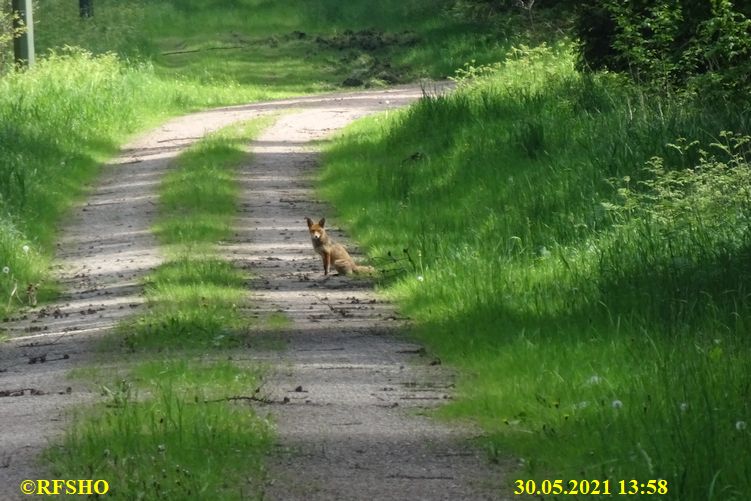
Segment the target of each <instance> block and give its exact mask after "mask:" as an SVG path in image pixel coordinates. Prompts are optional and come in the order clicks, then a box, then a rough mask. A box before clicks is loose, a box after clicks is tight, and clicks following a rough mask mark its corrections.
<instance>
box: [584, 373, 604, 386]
mask: <svg viewBox="0 0 751 501" xmlns="http://www.w3.org/2000/svg"><path fill="white" fill-rule="evenodd" d="M601 382H602V378H601V377H600V376H598V375H597V374H595V375H594V376H592V377H590V378H589V379H587V384H588V385H596V384H600V383H601Z"/></svg>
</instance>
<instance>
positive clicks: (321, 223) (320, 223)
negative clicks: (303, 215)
mask: <svg viewBox="0 0 751 501" xmlns="http://www.w3.org/2000/svg"><path fill="white" fill-rule="evenodd" d="M324 224H326V218H325V217H322V218H321V220H320V221H318V225H319V226H320V227H321V228H323V225H324Z"/></svg>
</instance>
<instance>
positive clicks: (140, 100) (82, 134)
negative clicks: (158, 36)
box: [0, 49, 268, 312]
mask: <svg viewBox="0 0 751 501" xmlns="http://www.w3.org/2000/svg"><path fill="white" fill-rule="evenodd" d="M267 95H268V94H267V93H266V92H265V91H258V90H256V89H245V90H240V89H239V88H238V87H237V86H214V87H210V86H204V87H197V86H195V85H189V84H187V83H181V82H169V81H165V80H163V79H160V78H158V77H157V76H156V75H155V74H154V71H153V68H152V67H151V66H150V65H148V64H142V65H137V66H127V65H125V64H123V62H122V61H120V60H119V59H118V58H117V57H116V56H114V55H111V54H108V55H101V56H92V55H91V54H89V53H87V52H84V51H81V50H75V49H70V50H66V51H64V52H60V53H57V54H52V55H49V56H48V57H47V58H46V59H43V60H41V61H40V62H39V64H37V65H36V66H35V67H34V68H32V69H30V70H28V71H25V72H19V73H12V74H9V75H6V76H4V77H2V78H0V227H2V228H3V231H2V233H0V268H5V267H8V268H9V269H10V272H11V273H10V274H9V275H12V276H13V279H12V280H10V279H7V278H8V277H5V278H6V280H2V281H0V312H4V311H6V310H7V301H8V300H9V299H11V304H12V305H14V306H18V301H17V299H16V298H15V296H14V297H13V298H11V292H12V290H13V287H14V286H15V284H18V287H19V288H20V289H22V290H24V289H25V288H26V286H27V284H28V283H37V282H40V281H41V282H44V281H45V280H46V278H47V277H46V271H47V269H46V268H47V263H48V262H49V261H48V260H49V256H50V252H51V250H52V244H53V242H54V239H55V234H56V224H57V223H58V220H59V217H60V215H61V214H64V213H65V210H66V208H67V207H69V206H70V204H71V203H72V201H73V200H75V199H76V198H77V197H78V196H80V195H81V194H82V193H83V190H84V188H85V186H86V183H87V182H89V181H90V180H91V179H92V177H93V176H94V175H95V174H96V170H97V165H98V164H99V163H101V162H102V161H103V160H105V159H106V158H107V157H109V156H111V155H113V154H114V153H115V151H116V150H117V148H118V145H119V144H120V142H122V141H123V140H124V138H125V137H127V136H128V135H129V134H132V133H133V132H135V131H136V130H140V129H142V128H144V127H146V126H148V125H151V124H154V123H155V122H156V121H157V120H160V119H163V118H164V117H166V116H167V115H171V114H175V113H177V112H178V111H181V110H186V109H188V108H199V107H205V106H210V105H216V104H220V103H223V102H230V101H233V100H236V99H238V98H239V97H240V96H243V98H245V99H248V100H253V99H258V98H259V97H264V96H267ZM25 246H28V248H29V250H30V252H24V250H23V249H24V248H25ZM32 258H33V259H32ZM43 288H44V289H48V290H51V289H52V287H51V284H50V283H49V282H47V283H46V284H45V285H44V287H43ZM47 295H49V294H47ZM21 299H24V298H21Z"/></svg>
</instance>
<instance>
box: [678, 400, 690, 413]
mask: <svg viewBox="0 0 751 501" xmlns="http://www.w3.org/2000/svg"><path fill="white" fill-rule="evenodd" d="M678 408H679V409H680V410H681V412H686V411H687V410H688V404H687V403H686V402H681V403H680V405H679V406H678Z"/></svg>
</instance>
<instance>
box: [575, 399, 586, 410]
mask: <svg viewBox="0 0 751 501" xmlns="http://www.w3.org/2000/svg"><path fill="white" fill-rule="evenodd" d="M587 407H589V401H588V400H583V401H581V402H579V403H578V404H576V405H574V409H586V408H587Z"/></svg>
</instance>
